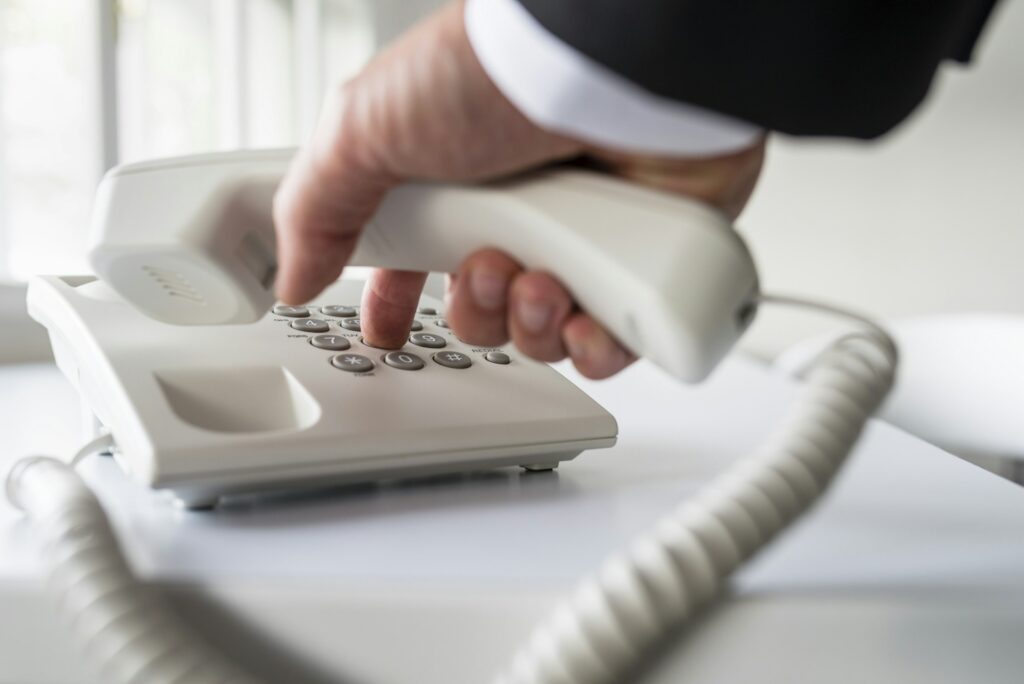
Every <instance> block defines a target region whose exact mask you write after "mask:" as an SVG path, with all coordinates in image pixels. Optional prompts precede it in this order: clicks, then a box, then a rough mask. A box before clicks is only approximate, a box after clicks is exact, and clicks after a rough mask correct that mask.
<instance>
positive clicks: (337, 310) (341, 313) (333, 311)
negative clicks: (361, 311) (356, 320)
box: [320, 304, 356, 318]
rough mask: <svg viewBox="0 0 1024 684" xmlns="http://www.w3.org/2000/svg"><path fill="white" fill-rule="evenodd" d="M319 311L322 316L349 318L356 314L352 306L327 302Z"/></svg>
mask: <svg viewBox="0 0 1024 684" xmlns="http://www.w3.org/2000/svg"><path fill="white" fill-rule="evenodd" d="M320 312H321V313H322V314H323V315H324V316H334V317H336V318H351V317H352V316H355V315H356V308H355V307H354V306H341V305H340V304H328V305H327V306H322V307H320Z"/></svg>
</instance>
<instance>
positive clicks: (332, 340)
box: [309, 335, 352, 351]
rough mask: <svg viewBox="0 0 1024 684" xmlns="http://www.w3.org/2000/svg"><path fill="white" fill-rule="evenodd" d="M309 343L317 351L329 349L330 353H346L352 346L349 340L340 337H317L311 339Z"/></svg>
mask: <svg viewBox="0 0 1024 684" xmlns="http://www.w3.org/2000/svg"><path fill="white" fill-rule="evenodd" d="M309 343H310V344H311V345H313V346H314V347H316V348H317V349H328V350H330V351H345V350H346V349H348V348H349V347H351V346H352V345H351V344H350V343H349V341H348V340H346V339H345V338H344V337H339V336H338V335H317V336H316V337H313V338H311V339H310V340H309Z"/></svg>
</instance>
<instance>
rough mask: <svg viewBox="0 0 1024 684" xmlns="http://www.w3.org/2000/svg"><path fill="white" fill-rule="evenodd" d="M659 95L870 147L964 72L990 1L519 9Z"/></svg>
mask: <svg viewBox="0 0 1024 684" xmlns="http://www.w3.org/2000/svg"><path fill="white" fill-rule="evenodd" d="M519 2H520V3H521V4H522V5H523V7H524V8H525V9H526V10H527V11H528V12H529V13H530V14H532V15H533V17H534V18H536V19H537V20H538V21H539V22H540V23H541V24H542V25H543V26H544V27H545V28H546V29H547V30H548V31H550V32H551V33H553V34H554V35H555V36H557V37H558V38H559V39H561V40H562V41H563V42H565V43H567V44H568V45H570V46H572V47H573V48H575V49H576V50H578V51H579V52H582V53H583V54H585V55H587V56H588V57H590V58H591V59H593V60H594V61H596V62H598V63H600V64H602V65H604V66H605V67H608V68H609V69H611V70H612V71H614V72H616V73H618V74H619V75H621V76H624V77H625V78H627V79H629V80H630V81H632V82H634V83H636V84H638V85H640V86H641V87H643V88H644V89H646V90H648V91H650V92H653V93H656V94H658V95H661V96H664V97H667V98H671V99H674V100H678V101H682V102H686V103H689V104H692V105H697V106H700V107H705V108H707V109H711V110H714V111H717V112H721V113H723V114H728V115H731V116H734V117H737V118H739V119H743V120H745V121H748V122H751V123H754V124H758V125H760V126H763V127H765V128H768V129H771V130H776V131H782V132H785V133H790V134H794V135H838V136H850V137H856V138H874V137H877V136H879V135H881V134H883V133H885V132H887V131H889V130H891V129H892V128H893V127H894V126H895V125H897V124H898V123H899V122H900V121H902V120H903V119H904V118H906V117H907V115H909V114H910V113H911V112H912V111H913V110H914V109H915V108H916V107H917V105H918V104H920V102H921V101H922V100H923V99H924V97H925V95H926V94H927V92H928V89H929V87H930V85H931V82H932V79H933V77H934V75H935V72H936V70H937V69H938V67H939V65H940V64H941V63H942V62H943V61H945V60H950V59H951V60H957V61H961V62H964V61H967V60H969V59H970V56H971V53H972V50H973V48H974V45H975V43H976V41H977V39H978V36H979V34H980V33H981V30H982V27H983V26H984V25H985V23H986V20H987V19H988V17H989V15H990V14H991V12H992V9H993V7H994V5H995V3H996V2H997V0H746V1H744V0H519Z"/></svg>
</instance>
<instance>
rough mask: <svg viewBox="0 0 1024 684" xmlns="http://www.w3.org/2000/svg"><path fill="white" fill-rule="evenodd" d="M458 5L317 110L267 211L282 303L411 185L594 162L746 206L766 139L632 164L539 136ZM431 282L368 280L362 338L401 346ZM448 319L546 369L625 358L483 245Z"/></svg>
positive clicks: (406, 276) (561, 291)
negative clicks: (476, 45) (487, 66)
mask: <svg viewBox="0 0 1024 684" xmlns="http://www.w3.org/2000/svg"><path fill="white" fill-rule="evenodd" d="M462 16H463V3H462V2H461V1H458V2H453V3H451V4H449V5H447V6H445V7H444V8H442V9H441V10H440V11H439V12H437V13H436V14H434V15H433V16H432V17H430V18H428V19H427V20H426V21H424V22H423V23H421V24H420V25H418V26H416V27H414V28H413V29H412V30H411V31H409V32H408V33H406V34H405V35H404V36H402V37H401V38H400V39H399V40H398V41H397V42H395V43H394V44H393V45H391V46H390V47H389V48H387V49H386V50H384V51H383V52H381V53H380V54H379V55H378V56H377V57H375V58H374V59H373V60H372V61H371V62H370V64H369V65H368V66H367V67H366V68H365V69H364V70H363V71H362V73H360V74H359V75H358V76H357V77H356V78H355V79H353V80H352V81H349V82H348V83H346V84H345V85H344V86H342V87H341V88H339V89H338V90H336V91H335V92H334V93H333V94H332V96H331V97H329V98H328V102H327V104H326V105H325V108H324V111H323V113H322V115H321V119H320V121H319V123H318V125H317V128H316V132H315V134H314V136H313V139H312V140H311V141H310V143H309V144H308V145H306V146H305V147H304V148H303V150H302V151H301V152H300V153H299V155H298V156H297V157H296V160H295V162H294V163H293V166H292V168H291V170H290V171H289V173H288V174H287V176H286V178H285V180H284V182H283V183H282V185H281V188H280V190H279V191H278V195H277V197H276V199H275V203H274V216H275V222H276V224H277V231H278V249H279V253H280V262H281V267H280V273H279V276H278V280H277V294H278V297H280V299H281V300H282V301H285V302H288V303H301V302H304V301H308V300H309V299H310V298H312V297H313V296H315V295H316V294H317V293H318V292H320V290H322V289H323V288H324V287H326V286H327V285H329V284H330V283H331V282H333V281H334V280H335V279H336V278H337V277H338V276H339V275H340V274H341V270H342V268H343V267H344V265H345V263H346V261H347V260H348V258H349V256H350V255H351V253H352V250H353V248H354V246H355V243H356V240H357V238H358V236H359V232H360V231H361V230H362V227H363V225H364V224H365V223H366V222H367V221H368V220H369V218H370V217H371V216H372V215H373V213H374V211H375V210H376V208H377V206H378V204H379V203H380V201H381V199H382V198H383V197H384V195H385V194H386V193H387V192H388V190H389V189H390V188H392V187H393V186H394V185H396V184H398V183H401V182H403V181H405V180H407V179H413V178H416V179H429V180H446V181H478V180H485V179H489V178H494V177H498V176H501V175H505V174H508V173H512V172H515V171H520V170H523V169H527V168H530V167H534V166H539V165H542V164H545V163H550V162H554V161H559V160H566V159H570V158H575V157H580V156H582V155H588V156H589V157H590V158H591V159H592V160H593V163H595V164H597V165H598V166H600V167H602V168H604V169H605V170H607V171H609V172H611V173H616V174H619V175H622V176H624V177H627V178H631V179H634V180H636V181H638V182H642V183H647V184H650V185H654V186H657V187H661V188H665V189H668V190H672V191H676V192H681V193H684V194H687V195H690V196H694V197H697V198H701V199H704V200H705V201H708V202H710V203H712V204H714V205H716V206H718V207H720V208H722V209H723V210H725V211H727V212H728V213H730V214H732V215H735V214H737V213H738V212H739V210H740V209H741V208H742V206H743V205H744V204H745V203H746V201H747V199H748V198H749V195H750V192H751V191H752V189H753V186H754V183H755V182H756V179H757V175H758V171H759V169H760V164H761V159H762V155H763V143H761V144H758V145H756V146H754V147H753V148H750V149H748V150H744V151H742V152H739V153H736V154H733V155H729V156H725V157H718V158H714V159H701V160H692V159H691V160H680V159H657V158H638V157H632V156H629V155H623V154H616V153H610V152H607V151H600V150H593V149H589V148H587V147H585V146H584V145H583V144H581V143H579V142H577V141H574V140H571V139H569V138H566V137H563V136H560V135H556V134H553V133H550V132H547V131H544V130H542V129H540V128H538V127H537V126H535V125H534V124H533V123H531V122H530V121H529V120H528V119H526V118H525V117H524V116H523V115H522V114H520V113H519V112H518V110H516V109H515V107H513V106H512V104H511V103H509V102H508V100H506V99H505V98H504V96H503V95H502V94H501V92H500V91H498V89H497V88H496V87H495V86H494V84H493V83H491V81H490V80H489V79H488V77H487V75H486V73H485V72H484V71H483V69H482V67H481V66H480V64H479V63H478V62H477V60H476V57H475V55H474V53H473V50H472V48H471V46H470V44H469V41H468V39H467V37H466V34H465V31H464V28H463V19H462ZM425 277H426V276H425V274H422V273H414V272H409V271H391V270H379V271H376V272H375V273H374V274H373V276H372V277H371V278H370V280H369V282H368V284H367V288H366V290H365V292H364V295H363V302H362V307H363V315H362V323H363V335H364V338H365V339H366V341H367V342H368V343H370V344H372V345H374V346H378V347H382V348H398V347H400V346H402V344H403V343H404V342H405V340H406V336H407V334H408V330H409V327H410V325H411V323H412V318H413V315H414V314H415V309H416V305H417V302H418V299H419V294H420V291H421V290H422V287H423V282H424V279H425ZM450 283H451V284H450V289H449V305H448V311H447V317H448V319H449V322H450V323H451V326H452V329H453V330H454V331H455V333H456V334H457V335H458V336H459V338H460V339H463V340H465V341H466V342H469V343H472V344H479V345H487V346H496V345H499V344H503V343H505V342H507V341H508V340H509V339H510V338H511V339H512V340H513V341H514V342H515V344H516V346H517V347H518V348H519V350H520V351H521V352H522V353H524V354H526V355H528V356H532V357H534V358H537V359H540V360H543V361H557V360H560V359H562V358H564V357H565V356H566V355H567V354H568V355H569V356H571V357H572V359H573V362H574V363H575V364H576V366H577V368H578V369H579V370H580V371H581V372H582V373H583V374H584V375H586V376H588V377H594V378H598V377H606V376H608V375H611V374H613V373H615V372H617V371H619V370H621V369H622V368H624V367H625V366H626V365H628V364H629V363H630V362H631V361H632V360H633V357H632V355H631V354H629V353H628V352H627V351H626V350H625V349H624V348H623V347H622V346H621V345H620V344H619V343H618V342H616V341H615V340H614V339H613V338H612V337H611V336H610V335H609V334H608V333H607V332H606V331H605V330H604V329H603V328H602V327H601V326H600V325H599V324H597V323H596V322H595V321H594V320H593V319H592V318H591V317H590V316H589V315H587V313H586V312H581V311H577V310H576V307H575V304H574V302H573V301H572V298H571V297H570V295H569V293H568V292H567V291H566V290H565V288H564V287H562V285H561V284H560V283H559V282H558V281H557V280H556V279H555V278H554V277H553V276H551V275H550V274H547V273H542V272H536V271H526V270H524V269H523V268H522V267H521V266H520V265H519V264H517V263H516V262H515V261H513V260H512V259H511V258H510V257H509V256H508V255H506V254H503V253H501V252H497V251H495V250H484V251H482V252H478V253H476V254H474V255H472V256H471V257H469V258H468V259H467V260H466V261H465V262H464V263H463V264H462V266H461V268H460V269H459V271H458V273H456V274H454V275H453V276H452V278H451V281H450Z"/></svg>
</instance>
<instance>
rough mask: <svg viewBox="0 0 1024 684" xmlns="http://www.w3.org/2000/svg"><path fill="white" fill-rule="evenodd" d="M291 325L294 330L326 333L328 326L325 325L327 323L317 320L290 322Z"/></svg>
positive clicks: (308, 319)
mask: <svg viewBox="0 0 1024 684" xmlns="http://www.w3.org/2000/svg"><path fill="white" fill-rule="evenodd" d="M289 325H291V326H292V327H293V328H295V329H296V330H302V331H303V332H317V333H322V332H327V331H328V330H329V329H330V326H329V325H327V321H321V320H319V319H317V318H307V319H306V320H304V321H292V322H291V323H290V324H289Z"/></svg>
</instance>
